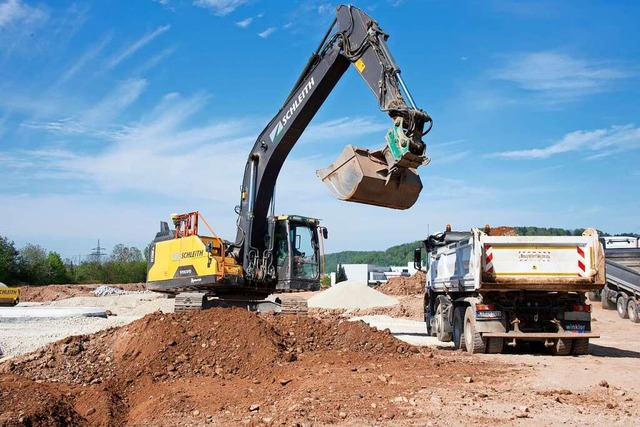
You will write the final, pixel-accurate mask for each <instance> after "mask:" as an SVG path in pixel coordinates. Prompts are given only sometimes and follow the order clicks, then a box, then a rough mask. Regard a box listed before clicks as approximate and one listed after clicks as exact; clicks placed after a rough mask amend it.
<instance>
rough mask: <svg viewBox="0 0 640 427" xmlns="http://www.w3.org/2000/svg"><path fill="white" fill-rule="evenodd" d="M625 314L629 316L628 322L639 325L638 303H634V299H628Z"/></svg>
mask: <svg viewBox="0 0 640 427" xmlns="http://www.w3.org/2000/svg"><path fill="white" fill-rule="evenodd" d="M627 314H628V316H629V320H631V321H632V322H633V323H640V314H638V303H637V302H636V300H635V298H634V297H631V298H629V302H628V303H627Z"/></svg>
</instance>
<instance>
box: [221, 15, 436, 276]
mask: <svg viewBox="0 0 640 427" xmlns="http://www.w3.org/2000/svg"><path fill="white" fill-rule="evenodd" d="M387 38H388V35H387V34H385V33H384V32H383V31H382V30H381V29H380V27H379V26H378V23H377V22H376V21H374V20H373V19H372V18H371V17H369V16H368V15H367V14H366V13H364V12H363V11H362V10H360V9H357V8H355V7H353V6H344V5H343V6H339V7H338V9H337V15H336V19H335V21H334V23H333V24H332V25H331V27H330V28H329V30H328V31H327V33H326V35H325V37H324V39H323V40H322V42H321V43H320V46H319V47H318V49H317V50H316V51H315V52H314V53H313V54H312V55H311V57H310V58H309V61H308V62H307V65H306V66H305V68H304V69H303V71H302V73H301V74H300V77H299V78H298V80H297V82H296V84H295V86H294V88H293V90H292V91H291V93H290V94H289V96H288V98H287V100H286V101H285V103H284V104H283V106H282V107H281V109H280V110H279V112H278V114H276V116H275V117H274V118H273V119H272V120H271V121H270V122H269V123H268V124H267V126H266V127H265V128H264V130H263V131H262V133H261V134H260V135H259V136H258V138H257V140H256V142H255V144H254V147H253V149H252V150H251V152H250V154H249V158H248V160H247V164H246V167H245V174H244V180H243V184H242V197H241V201H240V205H239V206H238V208H237V211H238V232H237V235H236V240H235V243H234V244H233V245H232V248H231V249H232V250H233V252H234V256H235V257H236V258H237V259H238V261H239V262H240V261H241V260H242V263H243V266H244V268H245V269H246V270H247V271H255V270H256V269H257V267H256V263H257V262H258V261H257V260H256V259H255V255H251V254H258V256H259V254H261V253H263V252H264V251H265V249H267V245H268V242H267V241H265V236H267V235H271V230H269V224H268V220H267V219H268V210H269V206H270V205H271V203H272V198H273V194H274V188H275V185H276V180H277V178H278V174H279V173H280V169H281V168H282V165H283V164H284V161H285V159H286V157H287V156H288V155H289V152H290V151H291V149H292V148H293V146H294V145H295V143H296V142H297V141H298V139H299V138H300V136H301V135H302V133H303V132H304V130H305V128H306V127H307V125H308V124H309V122H310V121H311V119H312V118H313V116H314V115H315V114H316V112H317V111H318V110H319V109H320V107H321V106H322V104H323V103H324V101H325V100H326V98H327V97H328V96H329V94H330V93H331V91H332V90H333V88H334V87H335V85H336V84H337V83H338V81H339V80H340V78H341V77H342V75H343V74H344V73H345V72H346V70H347V69H348V68H349V66H350V65H353V66H354V68H355V69H356V70H357V71H358V72H359V73H360V75H361V76H362V78H363V79H364V80H365V82H366V84H367V85H368V86H369V88H370V89H371V90H372V92H373V93H374V95H375V96H376V98H377V100H378V106H379V108H380V109H381V110H382V111H384V112H386V113H387V114H388V115H389V117H390V118H391V119H392V121H393V125H392V127H391V129H390V130H389V132H388V133H387V135H386V138H385V139H386V144H385V145H384V146H383V147H382V148H380V149H378V150H368V149H366V148H357V147H351V146H347V147H346V148H345V150H344V151H343V153H342V155H341V156H340V157H339V158H338V160H337V161H336V162H334V163H333V164H331V165H329V166H328V167H326V168H324V169H321V170H319V171H317V175H318V177H320V179H322V181H323V182H324V183H325V184H326V185H327V186H328V187H329V189H330V190H331V192H332V193H333V194H334V195H335V196H336V197H338V198H339V199H342V200H346V201H351V202H357V203H365V204H370V205H376V206H383V207H389V208H395V209H407V208H409V207H411V206H412V205H413V204H414V203H415V202H416V200H417V198H418V195H419V193H420V191H421V190H422V183H421V181H420V177H419V175H418V172H417V170H416V169H417V168H418V167H419V166H421V165H425V164H427V163H428V161H429V160H428V158H426V156H425V150H426V147H425V144H424V142H422V137H423V135H424V134H425V133H426V132H428V131H429V130H430V128H431V123H432V121H431V118H430V117H429V115H428V114H427V113H426V112H424V111H422V110H420V109H418V108H417V107H416V106H415V103H414V101H413V99H412V97H411V95H410V93H409V92H408V90H407V88H406V85H405V84H404V81H403V80H402V78H401V76H400V68H399V67H398V65H397V64H396V62H395V60H394V58H393V57H392V55H391V53H390V52H389V49H388V47H387V44H386V40H387ZM407 100H408V103H407Z"/></svg>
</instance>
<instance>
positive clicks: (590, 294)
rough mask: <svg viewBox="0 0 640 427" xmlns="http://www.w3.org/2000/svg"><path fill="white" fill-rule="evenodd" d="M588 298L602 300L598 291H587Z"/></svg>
mask: <svg viewBox="0 0 640 427" xmlns="http://www.w3.org/2000/svg"><path fill="white" fill-rule="evenodd" d="M587 298H589V301H591V302H594V301H600V295H599V294H598V292H593V291H592V292H587Z"/></svg>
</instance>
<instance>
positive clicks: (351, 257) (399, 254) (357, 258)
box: [325, 227, 633, 273]
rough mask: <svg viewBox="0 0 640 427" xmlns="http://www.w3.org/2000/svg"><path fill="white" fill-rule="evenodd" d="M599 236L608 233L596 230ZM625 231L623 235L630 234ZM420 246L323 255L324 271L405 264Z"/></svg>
mask: <svg viewBox="0 0 640 427" xmlns="http://www.w3.org/2000/svg"><path fill="white" fill-rule="evenodd" d="M514 228H515V230H516V232H517V233H518V235H519V236H580V235H582V232H583V231H584V228H577V229H575V230H567V229H564V228H544V227H514ZM598 233H599V234H600V235H601V236H608V235H609V234H608V233H605V232H602V231H600V230H598ZM632 234H633V233H627V234H625V235H632ZM417 247H420V248H422V247H423V245H422V242H421V241H415V242H412V243H404V244H402V245H398V246H392V247H390V248H389V249H387V250H386V251H343V252H336V253H332V254H327V255H326V256H325V263H326V264H325V272H327V273H330V272H335V271H336V266H337V264H374V265H380V266H385V265H407V262H410V261H413V250H414V249H415V248H417Z"/></svg>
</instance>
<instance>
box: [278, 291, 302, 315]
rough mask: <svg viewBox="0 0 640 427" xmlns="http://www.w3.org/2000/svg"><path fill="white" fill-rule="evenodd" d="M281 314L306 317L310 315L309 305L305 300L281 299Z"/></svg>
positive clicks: (295, 298) (296, 298) (298, 298)
mask: <svg viewBox="0 0 640 427" xmlns="http://www.w3.org/2000/svg"><path fill="white" fill-rule="evenodd" d="M280 313H282V314H293V315H297V316H306V315H307V314H308V313H309V305H308V304H307V300H306V299H304V298H300V297H289V296H287V297H280Z"/></svg>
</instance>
